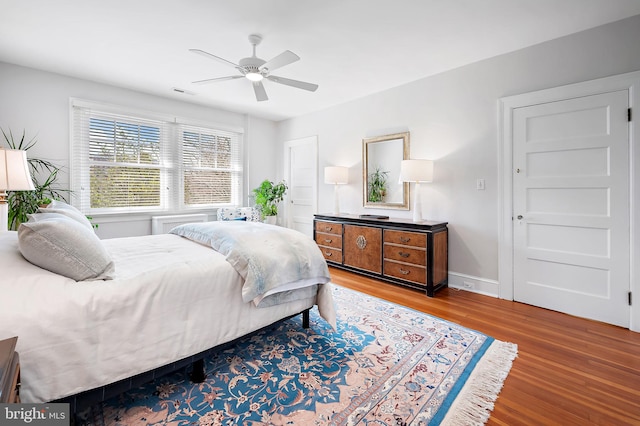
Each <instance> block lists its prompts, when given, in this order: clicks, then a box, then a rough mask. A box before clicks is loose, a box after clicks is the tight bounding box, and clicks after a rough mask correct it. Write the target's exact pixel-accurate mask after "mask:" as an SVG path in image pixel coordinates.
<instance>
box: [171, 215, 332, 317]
mask: <svg viewBox="0 0 640 426" xmlns="http://www.w3.org/2000/svg"><path fill="white" fill-rule="evenodd" d="M170 233H171V234H176V235H180V236H183V237H185V238H188V239H190V240H192V241H196V242H199V243H201V244H205V245H208V246H211V247H213V249H215V250H216V251H217V252H218V253H221V254H223V255H225V258H226V260H227V262H229V263H230V264H231V265H232V266H233V268H234V269H235V270H236V271H237V272H238V274H240V276H241V277H242V278H243V279H244V284H243V286H242V299H243V300H244V301H245V302H251V301H252V302H253V303H254V304H255V305H256V306H258V307H261V306H271V305H274V304H279V303H286V302H289V301H291V300H294V299H295V298H296V297H300V296H297V295H299V294H308V291H307V292H304V291H302V292H300V291H298V292H292V291H291V290H298V289H303V288H307V290H313V292H314V293H315V286H316V285H317V284H324V283H328V282H329V281H330V279H331V277H330V276H329V268H328V267H327V262H326V261H325V260H324V256H323V255H322V253H321V252H320V249H319V248H318V246H317V245H316V243H315V241H314V240H312V239H311V238H309V237H307V236H306V235H304V234H302V233H301V232H298V231H295V230H293V229H289V228H283V227H281V226H275V225H267V224H265V223H261V222H244V221H216V222H204V223H188V224H185V225H180V226H177V227H175V228H173V229H172V230H171V231H170Z"/></svg>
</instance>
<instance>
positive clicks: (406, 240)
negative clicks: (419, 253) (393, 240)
mask: <svg viewBox="0 0 640 426" xmlns="http://www.w3.org/2000/svg"><path fill="white" fill-rule="evenodd" d="M400 241H401V242H403V243H408V242H409V241H411V238H409V237H400Z"/></svg>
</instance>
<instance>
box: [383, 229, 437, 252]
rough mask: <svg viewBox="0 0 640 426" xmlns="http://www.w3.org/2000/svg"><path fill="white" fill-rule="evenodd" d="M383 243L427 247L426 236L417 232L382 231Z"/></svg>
mask: <svg viewBox="0 0 640 426" xmlns="http://www.w3.org/2000/svg"><path fill="white" fill-rule="evenodd" d="M384 242H385V243H392V244H402V245H405V246H413V247H423V248H426V247H427V236H426V235H425V234H421V233H418V232H407V231H395V230H392V229H385V230H384Z"/></svg>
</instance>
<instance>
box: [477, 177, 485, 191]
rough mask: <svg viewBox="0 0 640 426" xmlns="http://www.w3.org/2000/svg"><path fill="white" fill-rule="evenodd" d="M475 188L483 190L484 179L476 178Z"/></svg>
mask: <svg viewBox="0 0 640 426" xmlns="http://www.w3.org/2000/svg"><path fill="white" fill-rule="evenodd" d="M476 189H477V190H478V191H482V190H484V179H476Z"/></svg>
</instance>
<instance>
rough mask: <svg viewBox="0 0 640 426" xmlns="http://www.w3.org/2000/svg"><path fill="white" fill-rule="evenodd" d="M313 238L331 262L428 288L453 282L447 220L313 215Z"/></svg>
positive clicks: (431, 290)
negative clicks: (449, 280)
mask: <svg viewBox="0 0 640 426" xmlns="http://www.w3.org/2000/svg"><path fill="white" fill-rule="evenodd" d="M314 216H315V217H314V232H313V234H314V239H315V241H316V243H317V244H318V246H319V247H320V250H321V251H322V254H323V255H324V257H325V259H326V260H327V261H328V262H329V264H330V265H331V266H335V267H338V268H343V269H348V270H351V271H353V272H357V273H360V274H363V275H367V276H370V277H375V278H379V279H382V280H385V281H389V282H393V283H396V284H401V285H404V286H408V287H413V288H418V289H421V290H424V291H425V292H426V293H427V296H429V297H433V295H434V294H435V292H436V291H437V290H439V289H440V288H442V287H446V286H447V285H448V272H447V271H448V229H447V222H430V221H420V222H413V221H412V220H410V219H394V218H390V219H372V218H361V217H359V216H357V215H346V214H341V215H330V214H316V215H314Z"/></svg>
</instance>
